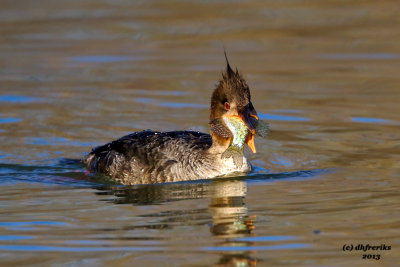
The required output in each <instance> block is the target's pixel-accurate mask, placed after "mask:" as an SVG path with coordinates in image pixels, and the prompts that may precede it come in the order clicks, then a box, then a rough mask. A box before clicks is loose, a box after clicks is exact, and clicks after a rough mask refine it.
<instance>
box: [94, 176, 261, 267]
mask: <svg viewBox="0 0 400 267" xmlns="http://www.w3.org/2000/svg"><path fill="white" fill-rule="evenodd" d="M246 192H247V185H246V182H245V181H243V180H235V179H233V180H232V179H217V180H212V181H203V182H197V183H172V184H154V185H140V186H132V187H126V186H123V187H118V186H117V187H111V188H103V189H102V190H101V192H98V193H97V194H99V195H112V196H113V198H111V199H109V198H108V199H104V200H106V201H112V202H113V203H115V204H128V203H129V204H133V205H154V204H159V203H164V202H170V201H180V200H188V199H199V198H210V204H209V209H208V210H204V209H202V210H191V211H170V212H166V213H164V215H166V214H169V215H170V216H173V215H176V214H178V213H182V212H186V213H190V216H196V215H197V216H200V215H203V214H204V213H211V217H212V223H211V224H210V232H211V233H212V235H213V236H214V237H215V240H216V243H215V244H213V246H212V247H213V248H217V249H216V252H218V253H220V254H221V258H220V260H219V261H218V262H217V263H216V265H217V266H255V265H256V264H257V261H258V260H257V259H256V258H254V257H252V255H251V254H252V252H251V251H249V249H246V250H245V251H240V250H238V248H239V247H247V248H248V247H251V246H252V245H253V244H252V242H247V241H240V238H241V237H248V236H249V235H250V234H251V232H252V230H254V220H255V216H249V215H248V210H247V207H246V204H245V198H246ZM146 216H159V214H154V215H146ZM192 219H193V218H192ZM160 223H163V222H160ZM168 224H169V223H168V220H166V221H165V225H168ZM141 227H143V226H141ZM149 227H151V226H149ZM134 228H136V227H135V226H131V227H129V229H134ZM166 228H169V227H166ZM218 248H223V250H222V251H220V250H218ZM230 248H231V249H230Z"/></svg>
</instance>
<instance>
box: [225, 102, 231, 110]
mask: <svg viewBox="0 0 400 267" xmlns="http://www.w3.org/2000/svg"><path fill="white" fill-rule="evenodd" d="M230 108H231V106H230V105H229V103H228V102H225V109H226V110H229V109H230Z"/></svg>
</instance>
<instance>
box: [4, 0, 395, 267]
mask: <svg viewBox="0 0 400 267" xmlns="http://www.w3.org/2000/svg"><path fill="white" fill-rule="evenodd" d="M399 13H400V5H399V3H398V1H394V0H393V1H390V0H388V1H369V0H363V1H358V0H351V1H340V0H332V1H317V0H305V1H300V0H286V1H125V0H115V1H111V0H109V1H106V0H98V1H91V0H80V1H48V0H44V1H28V0H21V1H7V0H0V144H1V145H0V179H1V180H0V185H1V186H2V190H1V191H2V193H1V195H0V196H1V199H2V200H1V201H0V203H2V204H1V205H2V207H4V209H3V211H2V212H0V215H1V218H2V220H3V222H2V223H3V224H1V223H0V233H1V234H2V235H1V236H0V243H1V245H0V251H1V253H0V254H1V256H2V259H3V260H2V261H3V263H9V264H26V263H32V262H33V263H34V262H37V263H38V264H40V263H42V262H46V263H63V264H81V263H86V264H111V263H112V264H116V262H115V259H118V263H119V264H121V265H124V264H126V265H128V264H130V263H132V261H133V260H135V262H141V263H143V264H158V263H163V262H164V261H166V260H168V261H170V262H171V263H172V264H182V263H185V262H186V263H187V260H188V259H189V260H190V262H192V263H198V264H207V265H208V264H219V265H229V264H232V265H234V264H236V265H240V264H247V265H255V264H257V263H261V264H267V263H269V264H274V265H278V264H283V265H286V264H293V265H296V266H299V265H319V264H320V265H332V264H336V263H337V260H338V259H343V261H342V263H343V264H344V265H346V264H351V265H354V264H361V263H363V264H364V263H371V262H365V261H364V262H363V261H362V260H361V259H360V258H361V254H357V253H347V254H346V253H344V252H343V251H342V250H341V248H342V246H343V245H344V243H349V241H351V240H357V242H361V243H363V242H364V243H365V242H367V241H368V242H370V243H371V242H372V243H374V242H375V243H377V244H381V243H385V244H388V245H390V244H391V245H393V247H395V246H397V247H398V245H399V233H398V227H397V228H396V227H395V225H396V224H397V225H398V223H399V218H400V216H399V215H400V211H399V208H398V207H399V206H400V205H399V199H398V197H396V196H397V195H398V192H399V189H400V188H399V179H398V178H399V168H400V163H399V162H400V154H399V151H400V115H399V114H400V106H399V102H400V90H399V84H400V78H399V77H400V76H399V70H400V16H399ZM224 49H225V50H226V51H227V54H228V57H229V60H230V63H231V66H232V67H237V68H238V70H239V71H240V72H241V73H242V74H243V76H244V77H245V78H246V80H247V82H248V84H249V86H250V89H251V93H252V102H253V104H254V106H255V108H256V110H257V112H258V114H259V116H260V117H261V118H262V119H264V120H267V121H268V122H269V123H270V126H271V133H270V135H269V136H268V137H267V138H266V139H256V147H257V154H250V152H249V151H246V154H247V155H248V157H249V159H250V160H251V162H252V163H253V165H254V166H255V172H254V173H253V174H252V175H250V176H248V177H244V178H241V179H245V180H244V182H243V181H242V180H240V181H238V182H232V181H231V182H228V183H227V184H224V183H217V184H213V183H212V184H211V185H205V184H200V185H190V186H182V187H181V186H172V187H169V186H167V185H165V186H166V187H164V186H162V187H161V188H159V189H155V188H153V187H150V189H149V188H148V187H144V188H142V187H138V188H134V189H132V190H133V191H131V190H127V191H124V190H122V192H121V190H120V189H118V190H117V189H115V188H107V189H104V188H103V189H101V190H100V189H99V188H97V185H96V184H95V183H94V182H93V183H92V180H91V177H89V176H86V174H84V168H83V167H82V166H80V165H72V166H71V165H68V164H67V163H66V162H65V161H64V162H63V159H65V158H74V159H79V158H80V157H82V156H83V155H84V154H85V153H87V152H89V151H90V149H91V148H92V147H94V146H96V145H101V144H103V143H105V142H108V141H110V140H113V139H115V138H117V137H120V136H122V135H125V134H127V133H130V132H133V131H140V130H143V129H153V130H164V131H165V130H187V129H192V130H199V131H204V132H208V122H209V121H208V116H209V102H210V96H211V93H212V90H213V89H214V88H215V84H216V82H218V80H219V79H221V77H222V76H221V73H222V71H223V70H224V68H225V58H224V53H223V51H224ZM284 178H287V179H284ZM254 185H256V186H254ZM93 187H95V188H96V189H93ZM156 188H158V187H156ZM221 188H222V189H221ZM247 190H248V192H247ZM216 192H217V193H216ZM218 192H219V193H218ZM221 192H223V194H222V193H221ZM221 194H222V195H221ZM106 196H108V197H106ZM282 196H285V197H284V198H282ZM245 197H246V199H247V200H246V201H244V198H245ZM104 198H106V200H107V201H104ZM115 199H117V200H115ZM121 199H122V200H121ZM193 199H195V200H196V201H194V200H193ZM98 200H100V201H98ZM177 200H181V201H179V202H175V201H177ZM242 200H243V201H242ZM155 203H156V204H155ZM160 203H163V204H162V205H160ZM167 203H168V204H167ZM245 203H246V204H245ZM115 204H130V205H119V206H115ZM131 204H134V205H135V206H132V205H131ZM142 205H143V206H142ZM26 207H29V208H26ZM223 207H225V208H226V209H225V208H223ZM218 208H219V209H218ZM86 214H90V215H87V216H86ZM100 214H101V216H100ZM121 214H124V215H123V216H120V215H121ZM127 225H129V226H127ZM210 225H212V226H210ZM209 226H210V227H209ZM163 227H164V228H163ZM232 227H233V228H232ZM24 228H25V230H24ZM106 229H108V230H106ZM110 229H111V230H110ZM253 229H255V230H254V231H253ZM396 230H397V231H396ZM107 231H108V232H107ZM65 232H68V233H69V235H68V236H65ZM143 236H144V237H143ZM221 236H222V237H221ZM139 237H142V239H140V238H139ZM135 238H136V239H135ZM221 238H222V239H221ZM235 238H236V239H235ZM65 239H67V241H63V240H65ZM110 240H111V241H110ZM182 240H197V241H194V242H189V243H188V242H184V241H182ZM222 240H224V241H222ZM68 242H69V243H68ZM152 242H153V243H152ZM271 242H272V243H271ZM269 244H272V245H271V246H269ZM44 245H46V246H47V247H43V246H44ZM138 246H139V247H138ZM143 246H145V247H143ZM238 246H239V247H240V249H239V248H236V249H235V247H238ZM104 247H108V248H107V249H105V248H104ZM221 247H222V248H221ZM109 248H111V249H109ZM168 250H173V251H175V252H174V253H172V252H170V253H169V254H168V255H165V254H162V253H160V251H168ZM270 250H274V253H273V254H271V253H267V251H270ZM20 251H22V252H24V253H23V254H20ZM28 251H41V252H44V253H39V254H35V253H31V252H28ZM82 251H85V252H82ZM99 251H105V252H104V253H101V255H99ZM121 251H123V253H122V252H121ZM138 251H142V252H140V253H139V252H138ZM152 251H155V252H152ZM179 251H181V252H179ZM182 251H184V252H182ZM398 251H399V250H398V249H396V250H395V249H393V251H392V252H390V253H387V254H384V255H383V254H382V259H381V261H384V262H385V263H386V264H388V266H389V265H390V264H391V263H395V262H398V261H396V259H395V256H396V257H398V256H399V252H398ZM120 252H121V253H120ZM275 252H276V253H275ZM62 253H67V254H65V255H64V254H63V255H61V254H62ZM68 253H70V254H68ZM141 253H142V254H144V255H146V256H143V257H140V255H142V254H141ZM203 253H206V254H207V260H206V259H205V258H204V257H203V256H202V255H203ZM139 254H140V255H139ZM16 255H18V257H16ZM71 255H72V256H71ZM344 256H345V258H343V257H344ZM17 258H18V260H17ZM88 259H90V260H88ZM311 259H314V260H311ZM242 266H243V265H242Z"/></svg>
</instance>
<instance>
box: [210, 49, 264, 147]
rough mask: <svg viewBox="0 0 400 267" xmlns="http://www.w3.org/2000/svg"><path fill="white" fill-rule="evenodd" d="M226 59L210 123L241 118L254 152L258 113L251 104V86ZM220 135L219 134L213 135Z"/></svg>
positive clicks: (213, 98) (216, 91)
mask: <svg viewBox="0 0 400 267" xmlns="http://www.w3.org/2000/svg"><path fill="white" fill-rule="evenodd" d="M225 58H226V71H225V72H224V73H223V74H222V80H220V82H219V84H218V86H217V88H215V90H214V92H213V94H212V97H211V113H210V122H213V121H214V120H216V119H221V118H222V117H223V116H226V115H228V116H239V117H240V118H241V119H242V120H243V122H244V123H245V124H246V125H247V127H248V128H249V134H248V136H247V137H246V143H247V145H248V146H249V147H250V149H251V150H252V151H253V153H255V152H256V148H255V146H254V135H255V128H256V125H257V121H258V116H257V112H256V110H255V109H254V106H253V104H252V103H251V96H250V90H249V86H248V85H247V83H246V81H245V80H244V78H243V77H242V76H241V75H240V74H239V71H238V70H237V69H236V71H233V70H232V68H231V66H230V65H229V62H228V58H227V56H226V54H225ZM212 134H216V135H218V133H213V132H212Z"/></svg>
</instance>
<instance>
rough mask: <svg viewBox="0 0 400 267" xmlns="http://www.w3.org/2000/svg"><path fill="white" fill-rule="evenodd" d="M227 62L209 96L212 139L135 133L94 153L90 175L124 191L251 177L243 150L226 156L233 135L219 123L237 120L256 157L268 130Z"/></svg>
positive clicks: (187, 133)
mask: <svg viewBox="0 0 400 267" xmlns="http://www.w3.org/2000/svg"><path fill="white" fill-rule="evenodd" d="M225 59H226V69H225V70H224V71H223V72H222V79H221V80H220V81H219V82H218V83H217V85H216V88H215V89H214V91H213V93H212V96H211V105H210V117H209V126H210V133H202V132H198V131H189V130H188V131H169V132H160V131H152V130H144V131H140V132H134V133H131V134H128V135H126V136H123V137H121V138H119V139H117V140H114V141H112V142H109V143H107V144H105V145H101V146H98V147H95V148H93V149H92V151H91V152H90V153H88V154H87V155H86V156H85V157H84V158H83V159H82V162H83V163H84V164H85V165H86V168H87V169H88V171H90V172H94V173H101V174H105V175H107V176H109V177H110V178H111V179H112V180H113V181H115V182H117V183H120V184H124V185H137V184H155V183H169V182H181V181H191V180H199V179H212V178H217V177H226V176H237V175H243V174H246V173H249V172H251V171H252V169H253V167H252V165H251V164H250V162H249V161H248V160H247V158H246V157H245V155H244V153H243V148H242V150H241V152H242V153H240V154H239V160H237V159H235V158H234V157H226V156H224V152H226V151H227V149H228V148H229V147H230V146H231V145H232V142H233V140H234V133H233V132H234V131H235V129H233V132H232V128H229V127H227V126H226V124H224V123H221V122H223V120H222V119H224V118H227V117H232V116H233V117H235V118H239V120H240V122H242V125H245V128H246V130H247V131H246V137H245V139H244V142H243V143H245V144H246V145H247V146H248V147H249V148H250V150H251V151H252V152H253V153H255V152H256V148H255V144H254V136H255V135H256V134H257V135H259V136H262V137H265V136H266V133H267V132H268V129H267V128H268V127H267V126H266V125H267V124H266V123H264V124H262V123H259V122H261V120H259V117H258V115H257V112H256V110H255V108H254V106H253V104H252V102H251V95H250V89H249V86H248V84H247V82H246V80H245V79H244V78H243V76H242V75H241V74H240V73H239V71H238V70H237V68H236V71H234V70H233V69H232V68H231V66H230V64H229V61H228V58H227V56H226V53H225ZM260 126H262V127H260ZM231 127H232V126H231ZM233 127H234V126H233ZM238 162H239V163H238Z"/></svg>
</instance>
